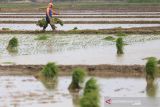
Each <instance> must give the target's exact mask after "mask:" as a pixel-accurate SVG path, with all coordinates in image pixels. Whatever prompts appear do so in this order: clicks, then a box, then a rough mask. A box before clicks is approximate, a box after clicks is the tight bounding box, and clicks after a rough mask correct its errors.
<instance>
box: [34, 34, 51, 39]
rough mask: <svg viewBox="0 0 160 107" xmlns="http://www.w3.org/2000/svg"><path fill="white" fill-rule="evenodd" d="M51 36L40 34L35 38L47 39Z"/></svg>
mask: <svg viewBox="0 0 160 107" xmlns="http://www.w3.org/2000/svg"><path fill="white" fill-rule="evenodd" d="M48 38H49V37H48V36H46V35H40V36H38V37H37V38H35V40H47V39H48Z"/></svg>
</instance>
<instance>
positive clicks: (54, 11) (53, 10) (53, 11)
mask: <svg viewBox="0 0 160 107" xmlns="http://www.w3.org/2000/svg"><path fill="white" fill-rule="evenodd" d="M52 13H53V14H54V15H58V14H57V13H56V10H55V8H54V7H53V8H52Z"/></svg>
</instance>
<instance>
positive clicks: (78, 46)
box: [0, 34, 160, 65]
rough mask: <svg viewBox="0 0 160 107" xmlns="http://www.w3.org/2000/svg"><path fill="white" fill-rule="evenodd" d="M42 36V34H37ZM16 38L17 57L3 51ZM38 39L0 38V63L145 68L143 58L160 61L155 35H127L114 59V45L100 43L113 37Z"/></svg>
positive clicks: (159, 40)
mask: <svg viewBox="0 0 160 107" xmlns="http://www.w3.org/2000/svg"><path fill="white" fill-rule="evenodd" d="M41 35H44V34H41ZM14 36H15V37H17V38H18V40H19V47H18V52H17V53H10V52H8V51H7V50H6V47H7V44H8V41H9V40H10V39H11V38H12V37H14ZM38 36H40V35H33V34H15V35H12V34H3V35H1V36H0V50H1V51H0V55H1V57H0V63H1V64H5V63H6V62H13V63H15V64H46V63H47V62H56V63H57V64H66V65H70V64H73V65H75V64H89V65H90V64H118V65H119V64H145V62H146V60H143V59H144V58H146V57H151V56H152V57H157V58H158V59H159V58H160V51H159V50H160V48H159V46H160V36H159V35H129V36H126V37H123V38H124V42H125V44H127V45H125V47H124V52H125V54H124V55H122V56H117V54H116V46H115V42H114V41H107V40H104V38H105V37H106V36H113V37H115V38H117V37H116V36H115V35H78V34H67V35H59V34H56V35H51V34H48V35H46V36H47V37H48V40H36V38H37V37H38Z"/></svg>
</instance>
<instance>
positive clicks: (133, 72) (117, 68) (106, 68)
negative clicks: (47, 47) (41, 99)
mask: <svg viewBox="0 0 160 107" xmlns="http://www.w3.org/2000/svg"><path fill="white" fill-rule="evenodd" d="M43 66H44V65H5V66H4V65H0V75H1V76H2V75H24V74H25V75H36V74H37V73H38V72H40V71H41V70H42V68H43ZM77 67H81V68H84V69H86V70H87V72H88V74H89V75H96V76H97V75H98V76H112V77H113V76H114V77H121V76H122V77H130V76H131V77H143V76H144V66H142V65H107V64H106V65H60V66H59V70H60V73H59V74H60V75H71V73H72V70H73V69H74V68H77Z"/></svg>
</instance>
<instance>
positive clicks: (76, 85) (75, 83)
mask: <svg viewBox="0 0 160 107" xmlns="http://www.w3.org/2000/svg"><path fill="white" fill-rule="evenodd" d="M85 76H86V71H85V70H84V69H82V68H76V69H74V70H73V74H72V82H71V84H70V86H69V89H70V90H76V89H80V88H81V86H80V84H81V83H83V82H84V79H85Z"/></svg>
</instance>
